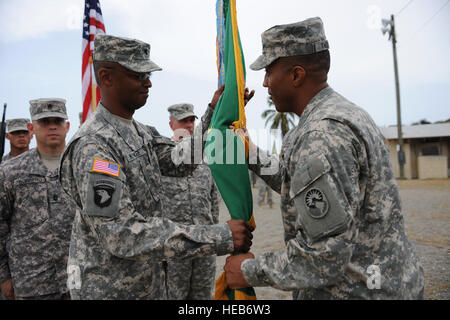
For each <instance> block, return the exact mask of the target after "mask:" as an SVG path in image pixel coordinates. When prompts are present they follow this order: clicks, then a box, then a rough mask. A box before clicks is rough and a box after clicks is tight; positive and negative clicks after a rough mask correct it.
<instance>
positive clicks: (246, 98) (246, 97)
mask: <svg viewBox="0 0 450 320" xmlns="http://www.w3.org/2000/svg"><path fill="white" fill-rule="evenodd" d="M254 95H255V90H252V91H251V92H250V93H249V92H248V88H245V91H244V106H245V105H247V103H248V102H249V101H250V100H251V99H252V98H253V96H254Z"/></svg>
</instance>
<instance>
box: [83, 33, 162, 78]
mask: <svg viewBox="0 0 450 320" xmlns="http://www.w3.org/2000/svg"><path fill="white" fill-rule="evenodd" d="M92 58H93V60H94V61H110V62H117V63H118V64H120V65H121V66H123V67H125V68H127V69H129V70H132V71H135V72H153V71H160V70H162V69H161V68H160V67H159V66H158V65H157V64H156V63H154V62H153V61H151V60H150V44H148V43H145V42H142V41H139V40H136V39H129V38H123V37H116V36H111V35H107V34H98V35H96V36H95V40H94V53H93V54H92Z"/></svg>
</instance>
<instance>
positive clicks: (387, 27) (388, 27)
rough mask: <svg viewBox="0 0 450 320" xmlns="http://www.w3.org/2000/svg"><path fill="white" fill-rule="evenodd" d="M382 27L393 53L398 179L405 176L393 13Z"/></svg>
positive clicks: (383, 21)
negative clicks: (390, 41)
mask: <svg viewBox="0 0 450 320" xmlns="http://www.w3.org/2000/svg"><path fill="white" fill-rule="evenodd" d="M381 23H382V25H383V27H382V28H381V31H382V32H383V35H384V34H385V33H386V32H389V40H392V51H393V54H394V73H395V93H396V96H397V135H398V146H399V148H398V150H397V153H398V164H399V167H400V179H404V178H405V171H404V165H405V163H406V159H405V152H404V151H403V135H402V116H401V110H400V83H399V80H398V65H397V39H396V37H395V22H394V15H393V14H391V20H387V19H381Z"/></svg>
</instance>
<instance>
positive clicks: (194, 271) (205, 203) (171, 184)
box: [161, 103, 219, 300]
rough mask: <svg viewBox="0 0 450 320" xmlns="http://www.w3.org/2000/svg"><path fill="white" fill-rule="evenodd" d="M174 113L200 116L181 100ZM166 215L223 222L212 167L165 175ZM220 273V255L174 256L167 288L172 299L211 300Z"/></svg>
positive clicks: (197, 221)
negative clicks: (180, 257) (181, 257)
mask: <svg viewBox="0 0 450 320" xmlns="http://www.w3.org/2000/svg"><path fill="white" fill-rule="evenodd" d="M167 110H168V111H169V113H170V117H171V118H174V119H176V120H183V119H186V118H188V117H196V118H197V116H196V115H195V113H194V106H193V105H192V104H189V103H180V104H175V105H172V106H170V107H169V108H168V109H167ZM161 183H162V186H163V193H162V196H163V203H164V204H165V210H164V214H163V215H164V217H166V218H168V219H170V220H172V221H174V222H177V223H181V224H184V225H194V224H199V225H211V224H217V223H219V199H218V190H217V187H216V184H215V182H214V179H213V177H212V174H211V170H210V169H209V167H208V165H206V164H204V163H202V164H199V165H198V166H197V168H196V169H195V170H194V171H193V172H192V174H191V175H188V176H186V177H168V176H162V177H161ZM215 276H216V256H215V255H212V256H208V257H202V258H195V259H188V260H181V261H180V260H171V261H169V262H168V264H167V290H168V298H169V299H171V300H208V299H212V292H213V288H214V283H215Z"/></svg>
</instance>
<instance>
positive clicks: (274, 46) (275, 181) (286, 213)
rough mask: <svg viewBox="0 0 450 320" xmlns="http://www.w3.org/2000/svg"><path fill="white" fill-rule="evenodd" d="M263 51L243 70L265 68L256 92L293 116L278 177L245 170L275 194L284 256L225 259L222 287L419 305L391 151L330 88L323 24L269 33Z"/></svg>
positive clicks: (364, 116) (420, 277)
mask: <svg viewBox="0 0 450 320" xmlns="http://www.w3.org/2000/svg"><path fill="white" fill-rule="evenodd" d="M262 45H263V55H262V56H260V57H259V58H258V59H257V60H256V61H255V62H254V63H253V64H252V65H251V66H250V68H251V69H253V70H260V69H263V68H265V70H266V74H265V78H264V83H263V86H264V87H266V88H268V93H269V95H270V96H271V99H272V101H273V102H274V103H275V106H276V109H277V111H278V112H294V113H296V114H297V115H298V116H299V117H300V121H299V124H298V126H297V127H294V128H293V129H292V130H291V131H290V132H289V133H288V134H287V135H286V136H285V138H284V141H283V148H282V149H283V150H282V155H281V159H280V163H279V171H278V172H277V173H276V174H273V175H261V171H260V170H262V168H263V166H262V165H250V167H251V169H252V170H255V172H256V173H257V174H259V175H260V176H261V177H262V178H263V179H264V180H265V181H266V182H267V183H268V184H269V185H270V186H271V187H272V188H273V189H274V190H275V191H277V192H279V193H281V210H282V217H283V223H284V227H285V241H286V248H285V249H283V250H280V251H277V252H267V253H263V254H260V255H258V256H257V257H256V258H255V257H254V256H253V254H251V253H247V254H243V255H237V256H233V257H229V258H227V264H226V266H225V271H226V278H227V281H228V283H229V286H230V287H231V288H239V287H247V286H249V285H251V286H254V287H257V286H273V287H275V288H278V289H282V290H291V291H293V298H294V299H421V298H423V289H424V274H423V269H422V266H421V264H420V262H419V260H418V257H417V255H416V253H415V251H414V248H413V247H412V245H411V243H410V241H409V239H408V237H407V235H406V233H405V228H404V221H403V216H402V210H401V200H400V194H399V190H398V187H397V183H396V180H395V176H394V174H393V171H392V166H391V163H390V161H389V151H388V149H387V147H386V145H385V142H384V139H383V136H382V134H381V132H380V130H379V129H378V127H377V126H376V125H375V123H374V121H373V120H372V119H371V117H370V116H369V115H368V113H367V112H365V111H364V110H363V109H361V108H359V107H358V106H356V105H355V104H353V103H352V102H350V101H348V100H347V99H345V98H344V97H343V96H341V95H340V94H338V93H337V92H335V91H334V90H333V89H332V88H331V87H329V86H328V84H327V74H328V71H329V67H330V55H329V51H328V41H327V40H326V38H325V34H324V30H323V24H322V20H321V19H320V18H311V19H308V20H305V21H302V22H298V23H294V24H288V25H279V26H275V27H273V28H271V29H269V30H267V31H265V32H264V33H263V34H262ZM252 148H256V147H255V146H252ZM257 152H258V154H259V157H260V161H261V162H260V163H264V164H265V163H268V162H270V161H269V159H267V158H266V159H263V158H264V157H266V153H265V152H260V151H259V150H257ZM272 161H278V159H277V158H276V157H272Z"/></svg>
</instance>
